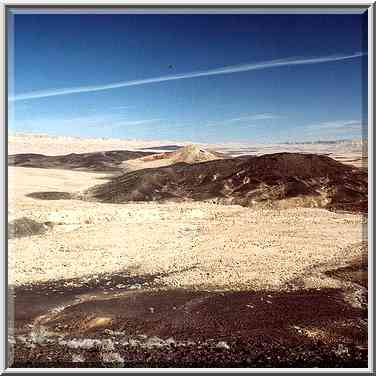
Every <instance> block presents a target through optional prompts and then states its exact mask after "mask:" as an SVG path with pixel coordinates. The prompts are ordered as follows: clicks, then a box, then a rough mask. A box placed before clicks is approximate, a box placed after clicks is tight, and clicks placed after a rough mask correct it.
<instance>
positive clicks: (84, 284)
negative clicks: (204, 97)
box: [8, 134, 368, 367]
mask: <svg viewBox="0 0 376 376" xmlns="http://www.w3.org/2000/svg"><path fill="white" fill-rule="evenodd" d="M187 145H188V143H180V144H177V143H176V142H173V141H169V140H166V141H165V142H142V141H127V140H111V139H106V140H96V139H92V140H84V139H74V138H71V139H69V140H67V139H63V138H59V137H55V138H53V137H50V136H43V135H39V136H37V135H25V134H23V135H13V136H10V137H9V155H10V157H9V159H8V163H9V167H8V172H9V175H8V177H9V182H8V184H9V186H8V192H9V211H8V221H9V226H8V232H9V234H8V235H9V244H8V258H9V276H8V277H9V284H10V293H11V297H13V299H11V302H10V303H11V304H10V308H11V310H12V312H11V313H12V315H11V316H12V317H13V319H14V320H13V322H12V323H11V327H10V345H11V346H10V347H11V356H12V360H13V364H14V366H16V367H21V366H22V367H29V366H33V367H50V366H51V367H52V366H63V367H88V366H99V367H113V366H121V367H265V366H266V367H271V366H272V367H366V366H367V359H368V346H367V332H368V325H367V295H368V292H367V288H368V284H367V237H366V226H367V215H366V207H367V173H366V170H367V169H366V156H365V154H364V145H363V144H361V143H359V142H358V143H357V142H351V143H347V144H340V143H339V144H330V145H329V144H328V145H322V144H317V145H314V144H312V145H279V146H278V145H272V146H270V145H269V146H268V145H261V146H260V145H258V146H247V145H199V146H197V145H196V146H189V145H188V146H187ZM114 151H116V153H115V152H114ZM125 151H127V152H126V153H125ZM82 153H84V154H82ZM286 153H287V154H286ZM265 154H267V156H265ZM270 154H272V157H270V156H269V155H270ZM249 156H250V157H249ZM291 158H293V159H291ZM344 163H345V164H344ZM307 166H308V167H307ZM317 166H320V168H318V167H317ZM303 167H304V168H303ZM273 169H274V170H273ZM230 170H231V171H230ZM229 171H230V172H229ZM265 171H267V173H265ZM256 172H257V173H256ZM213 192H215V195H214V193H213ZM244 197H246V198H247V199H246V200H245V199H244Z"/></svg>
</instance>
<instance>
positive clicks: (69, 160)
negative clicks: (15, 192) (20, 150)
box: [8, 150, 154, 172]
mask: <svg viewBox="0 0 376 376" xmlns="http://www.w3.org/2000/svg"><path fill="white" fill-rule="evenodd" d="M151 154H154V153H150V152H143V151H127V150H115V151H103V152H94V153H81V154H75V153H72V154H67V155H57V156H47V155H43V154H15V155H10V156H8V165H10V166H21V167H37V168H57V169H65V170H81V171H98V172H107V171H109V172H110V171H121V170H122V168H121V166H120V165H121V163H122V162H124V161H127V160H130V159H136V158H141V157H145V156H147V155H151Z"/></svg>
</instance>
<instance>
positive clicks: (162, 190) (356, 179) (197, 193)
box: [86, 153, 368, 212]
mask: <svg viewBox="0 0 376 376" xmlns="http://www.w3.org/2000/svg"><path fill="white" fill-rule="evenodd" d="M367 184H368V183H367V173H366V172H364V171H362V170H360V169H358V168H356V167H353V166H349V165H344V164H342V163H340V162H337V161H335V160H333V159H332V158H330V157H327V156H323V155H315V154H298V153H276V154H269V155H263V156H260V157H254V156H248V157H238V158H230V159H221V160H214V161H208V162H202V163H195V164H186V163H177V164H174V165H171V166H166V167H158V168H153V169H143V170H138V171H133V172H129V173H124V174H122V175H120V176H117V177H114V178H113V179H112V180H111V181H110V182H108V183H106V184H103V185H98V186H95V187H93V188H90V189H88V190H87V191H86V198H87V199H91V200H98V201H100V202H112V203H123V202H127V201H166V200H173V201H181V200H187V199H188V200H196V201H202V200H214V201H218V202H220V203H225V204H239V205H242V206H249V207H252V206H254V205H257V204H266V205H274V204H275V203H278V201H282V200H286V199H296V198H299V199H300V200H299V201H293V200H291V201H289V202H288V203H287V205H288V206H290V207H294V206H318V207H325V208H328V209H333V210H346V211H355V212H356V211H359V212H365V211H367V205H368V199H367Z"/></svg>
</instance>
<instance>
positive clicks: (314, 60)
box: [9, 52, 364, 101]
mask: <svg viewBox="0 0 376 376" xmlns="http://www.w3.org/2000/svg"><path fill="white" fill-rule="evenodd" d="M363 55H364V53H362V52H356V53H353V54H349V55H338V54H337V55H330V56H319V57H310V58H306V57H290V58H285V59H277V60H268V61H263V62H259V63H249V64H240V65H229V66H224V67H220V68H215V69H209V70H203V71H195V72H188V73H180V74H172V75H166V76H160V77H154V78H146V79H141V80H131V81H120V82H113V83H110V84H105V85H91V86H76V87H69V88H62V89H51V90H40V91H31V92H28V93H23V94H18V95H15V96H13V97H10V98H9V100H10V101H18V100H28V99H36V98H46V97H53V96H57V95H68V94H75V93H88V92H94V91H102V90H111V89H118V88H122V87H129V86H138V85H147V84H152V83H157V82H164V81H173V80H182V79H188V78H194V77H205V76H215V75H223V74H230V73H239V72H248V71H254V70H261V69H270V68H277V67H283V66H292V65H307V64H320V63H327V62H331V61H342V60H349V59H354V58H358V57H361V56H363Z"/></svg>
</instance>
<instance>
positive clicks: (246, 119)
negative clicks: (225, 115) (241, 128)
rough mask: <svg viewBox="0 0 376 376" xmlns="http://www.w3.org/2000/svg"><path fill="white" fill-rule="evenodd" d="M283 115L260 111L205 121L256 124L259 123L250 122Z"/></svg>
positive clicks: (225, 123) (217, 123)
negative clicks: (258, 112)
mask: <svg viewBox="0 0 376 376" xmlns="http://www.w3.org/2000/svg"><path fill="white" fill-rule="evenodd" d="M281 118H283V116H281V115H276V114H271V113H262V114H251V115H245V116H239V117H236V118H231V119H223V120H218V121H210V122H209V123H207V124H206V125H207V126H219V125H223V126H227V125H232V124H236V123H239V124H242V125H247V126H250V125H258V124H259V123H256V124H255V123H250V122H257V121H259V120H272V119H281Z"/></svg>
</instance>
